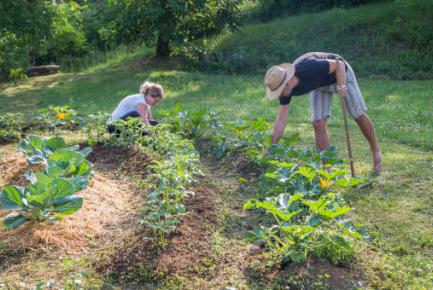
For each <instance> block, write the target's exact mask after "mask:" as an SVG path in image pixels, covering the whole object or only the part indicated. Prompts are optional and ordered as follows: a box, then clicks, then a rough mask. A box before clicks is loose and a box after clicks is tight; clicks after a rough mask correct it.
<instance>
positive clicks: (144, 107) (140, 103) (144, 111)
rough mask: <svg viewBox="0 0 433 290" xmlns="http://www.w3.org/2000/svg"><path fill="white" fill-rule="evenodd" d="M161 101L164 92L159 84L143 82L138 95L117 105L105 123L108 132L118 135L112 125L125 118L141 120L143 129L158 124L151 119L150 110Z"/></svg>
mask: <svg viewBox="0 0 433 290" xmlns="http://www.w3.org/2000/svg"><path fill="white" fill-rule="evenodd" d="M162 99H164V90H163V88H162V86H161V85H160V84H157V83H151V82H147V81H146V82H144V83H143V84H142V85H141V86H140V93H138V94H135V95H130V96H127V97H125V98H124V99H123V100H122V101H120V103H119V104H118V105H117V107H116V109H115V110H114V112H113V113H112V114H111V117H110V118H109V119H108V121H107V129H108V132H110V133H114V132H117V133H119V132H118V131H117V130H116V127H115V126H114V124H113V123H114V122H115V121H116V120H126V119H127V118H141V119H142V121H143V125H144V126H145V127H146V126H148V125H156V124H158V122H157V121H155V120H154V119H153V117H152V112H151V108H152V107H153V106H155V105H156V104H158V103H159V102H160V101H161V100H162Z"/></svg>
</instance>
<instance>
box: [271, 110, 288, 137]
mask: <svg viewBox="0 0 433 290" xmlns="http://www.w3.org/2000/svg"><path fill="white" fill-rule="evenodd" d="M289 107H290V105H288V104H287V105H280V109H279V110H278V115H277V118H276V119H275V124H274V131H273V132H272V144H277V143H278V141H280V138H281V136H282V135H283V132H284V128H285V127H286V124H287V119H288V118H289Z"/></svg>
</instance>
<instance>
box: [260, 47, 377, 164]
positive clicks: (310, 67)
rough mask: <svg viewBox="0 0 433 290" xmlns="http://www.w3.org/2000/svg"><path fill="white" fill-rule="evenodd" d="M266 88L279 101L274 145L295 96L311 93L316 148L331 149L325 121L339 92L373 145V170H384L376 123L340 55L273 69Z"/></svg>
mask: <svg viewBox="0 0 433 290" xmlns="http://www.w3.org/2000/svg"><path fill="white" fill-rule="evenodd" d="M346 80H347V81H346ZM337 81H338V82H337ZM338 84H342V85H338ZM265 85H266V95H267V97H268V98H269V99H271V100H273V99H277V98H278V99H279V102H280V107H279V111H278V114H277V117H276V120H275V124H274V129H273V134H272V143H273V144H276V143H278V141H279V139H280V137H281V135H282V134H283V132H284V128H285V126H286V124H287V119H288V114H289V105H290V101H291V99H292V96H299V95H304V94H306V93H308V92H310V108H311V120H312V124H313V128H314V133H315V140H316V145H317V147H318V148H319V149H320V150H321V151H323V150H325V149H326V148H327V147H328V146H329V136H328V130H327V127H326V122H327V119H328V118H329V117H330V116H331V100H332V95H333V93H334V92H338V94H339V95H340V96H342V97H345V101H346V105H347V110H348V112H349V114H350V115H351V116H352V118H353V119H354V120H355V121H356V123H357V124H358V127H359V128H360V129H361V132H362V133H363V135H364V137H365V138H366V139H367V141H368V143H369V144H370V149H371V153H372V155H373V170H380V169H381V168H382V155H381V150H380V148H379V145H378V143H377V140H376V135H375V132H374V127H373V123H372V121H371V120H370V118H369V117H368V115H367V114H366V111H367V107H366V105H365V102H364V98H363V96H362V94H361V91H360V89H359V87H358V84H357V82H356V78H355V74H354V72H353V70H352V68H351V67H350V65H349V64H348V63H347V62H346V61H345V60H343V58H342V57H341V56H339V55H337V54H334V53H325V52H310V53H307V54H304V55H302V56H300V57H299V58H297V59H296V60H295V61H294V63H293V64H291V63H284V64H280V65H278V66H273V67H271V68H270V69H269V70H268V71H267V72H266V76H265Z"/></svg>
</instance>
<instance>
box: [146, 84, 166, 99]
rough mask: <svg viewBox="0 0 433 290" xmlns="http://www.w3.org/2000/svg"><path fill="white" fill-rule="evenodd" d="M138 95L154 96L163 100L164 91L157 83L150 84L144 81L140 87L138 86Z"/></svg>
mask: <svg viewBox="0 0 433 290" xmlns="http://www.w3.org/2000/svg"><path fill="white" fill-rule="evenodd" d="M140 93H142V94H143V95H145V96H148V95H150V96H155V97H159V98H161V99H163V98H164V97H165V96H164V89H163V88H162V86H161V85H160V84H158V83H152V82H148V81H145V82H144V83H143V84H142V85H141V86H140Z"/></svg>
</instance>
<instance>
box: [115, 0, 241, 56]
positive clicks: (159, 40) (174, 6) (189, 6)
mask: <svg viewBox="0 0 433 290" xmlns="http://www.w3.org/2000/svg"><path fill="white" fill-rule="evenodd" d="M239 2H240V1H239V0H219V1H217V0H161V1H157V0H123V1H120V0H113V3H115V4H116V5H120V6H123V7H122V9H121V10H120V11H123V14H122V17H121V18H120V19H119V29H118V31H119V33H121V34H124V35H126V36H127V38H129V39H130V40H144V41H145V42H147V43H152V44H153V43H155V42H156V43H155V45H156V56H157V57H168V56H169V55H170V52H171V46H172V44H175V45H182V44H185V43H187V42H189V41H192V40H195V39H197V38H202V37H206V36H210V35H212V34H216V33H218V32H220V31H221V30H223V29H225V28H227V29H235V28H236V27H237V25H238V24H239V10H238V4H239Z"/></svg>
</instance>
